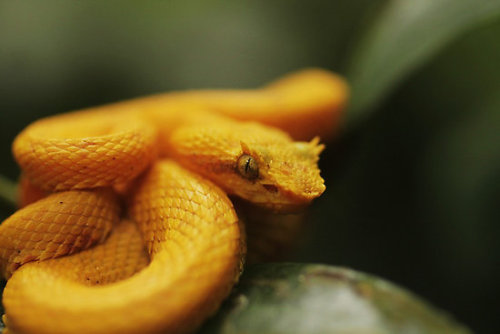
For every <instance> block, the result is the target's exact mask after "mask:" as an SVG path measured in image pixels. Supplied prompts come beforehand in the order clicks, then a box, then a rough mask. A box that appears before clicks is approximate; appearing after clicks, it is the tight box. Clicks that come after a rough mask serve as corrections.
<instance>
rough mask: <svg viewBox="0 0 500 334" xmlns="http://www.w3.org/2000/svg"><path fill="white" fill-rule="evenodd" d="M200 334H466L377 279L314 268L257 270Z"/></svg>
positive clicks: (294, 266) (280, 266)
mask: <svg viewBox="0 0 500 334" xmlns="http://www.w3.org/2000/svg"><path fill="white" fill-rule="evenodd" d="M199 333H202V334H215V333H217V334H233V333H245V334H253V333H255V334H267V333H273V334H279V333H287V334H292V333H308V334H315V333H321V334H325V333H339V334H340V333H342V334H347V333H349V334H355V333H356V334H368V333H369V334H382V333H384V334H385V333H398V334H405V333H408V334H414V333H436V334H437V333H453V334H454V333H470V331H469V330H468V329H467V328H466V327H464V326H462V325H460V324H458V323H456V322H455V321H454V320H453V319H452V318H450V316H449V315H448V314H446V313H444V312H443V311H440V310H438V309H436V308H434V307H432V306H430V305H428V304H427V303H425V302H424V301H422V300H421V299H420V298H418V297H417V296H415V295H413V294H411V293H409V292H407V291H405V290H403V289H401V288H399V287H397V286H395V285H394V284H392V283H389V282H387V281H385V280H382V279H380V278H377V277H373V276H370V275H367V274H363V273H359V272H356V271H353V270H350V269H345V268H338V267H331V266H325V265H314V264H288V263H284V264H261V265H254V266H251V267H249V268H247V269H246V271H245V273H244V275H243V276H242V278H241V281H240V283H239V284H238V286H237V287H236V288H235V290H234V292H233V293H232V295H231V296H230V298H229V299H228V300H227V301H226V302H225V303H224V304H223V306H222V308H221V309H220V310H219V312H218V313H217V314H216V316H214V317H213V318H212V319H210V320H209V321H208V322H207V323H206V324H205V325H204V327H203V328H202V329H201V330H200V331H199Z"/></svg>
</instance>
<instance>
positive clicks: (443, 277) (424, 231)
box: [0, 0, 500, 333]
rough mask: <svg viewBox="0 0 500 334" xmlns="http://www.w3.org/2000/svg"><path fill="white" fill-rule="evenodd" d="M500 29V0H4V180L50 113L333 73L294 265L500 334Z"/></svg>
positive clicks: (0, 71) (0, 63)
mask: <svg viewBox="0 0 500 334" xmlns="http://www.w3.org/2000/svg"><path fill="white" fill-rule="evenodd" d="M499 36H500V1H496V0H394V1H382V0H376V1H374V0H350V1H348V0H344V1H319V0H318V1H315V0H309V1H295V0H294V1H274V2H269V1H263V0H253V1H203V2H202V1H142V2H138V1H106V2H101V1H78V2H77V1H62V0H61V1H52V0H51V1H43V2H42V1H35V0H32V1H6V0H0V79H1V80H0V126H1V128H0V130H1V131H0V157H1V158H2V163H1V164H0V174H2V175H4V176H6V177H8V178H10V179H12V180H14V179H16V178H17V176H18V173H19V171H18V169H17V167H16V165H15V163H14V161H13V159H12V157H11V153H10V144H11V142H12V140H13V138H14V136H15V135H16V134H17V133H18V132H19V131H20V130H21V129H22V128H23V127H25V126H26V125H27V124H28V123H30V122H31V121H33V120H35V119H37V118H40V117H42V116H46V115H49V114H54V113H60V112H64V111H68V110H72V109H78V108H83V107H88V106H92V105H96V104H101V103H105V102H112V101H116V100H120V99H125V98H130V97H134V96H139V95H144V94H150V93H156V92H163V91H168V90H173V89H185V88H206V87H212V88H218V87H233V88H245V87H254V86H257V85H260V84H262V83H265V82H266V81H269V80H272V79H274V78H276V77H278V76H280V75H282V74H284V73H286V72H288V71H291V70H295V69H299V68H302V67H307V66H319V67H324V68H327V69H331V70H334V71H336V72H339V73H341V74H343V75H345V76H346V77H347V79H348V81H349V82H350V83H351V84H352V89H353V96H352V100H351V103H350V108H349V110H348V111H347V112H346V115H345V118H344V120H345V122H344V125H343V129H342V132H341V134H340V135H339V137H338V139H337V141H336V142H335V143H329V144H328V149H327V150H326V151H325V153H324V154H323V157H322V160H321V167H322V170H323V176H324V177H325V179H326V182H327V191H326V193H325V194H324V196H322V197H321V198H320V199H319V200H318V201H317V202H316V203H315V205H314V206H313V207H312V213H311V219H310V220H311V221H310V226H309V228H308V231H307V235H306V237H305V240H304V242H303V244H302V245H301V247H300V249H299V250H298V251H297V253H296V254H294V255H293V256H292V258H291V259H292V260H295V261H303V262H315V263H319V262H321V263H328V264H335V265H343V266H347V267H351V268H354V269H356V270H361V271H365V272H369V273H373V274H376V275H379V276H382V277H384V278H387V279H389V280H391V281H393V282H396V283H398V284H400V285H402V286H405V287H407V288H409V289H410V290H412V291H414V292H416V293H417V294H419V295H421V296H423V297H424V298H425V299H427V300H429V301H431V302H432V303H434V304H435V305H437V306H439V307H441V308H444V309H446V310H448V311H449V312H450V313H452V314H453V315H454V316H456V317H457V318H458V319H459V320H461V321H462V322H464V323H465V324H467V325H469V326H470V327H471V328H472V329H473V330H475V331H477V332H481V333H498V332H500V325H499V324H498V314H499V310H500V301H499V300H500V287H499V284H498V282H499V281H500V242H499V241H498V238H499V237H500V233H499V232H500V226H499V223H500V206H499V204H500V203H499V199H500V43H499V42H500V38H499ZM0 206H1V209H2V211H1V213H2V216H3V217H6V216H7V215H8V214H10V213H11V209H10V208H9V207H8V206H7V205H6V204H5V203H2V204H1V205H0Z"/></svg>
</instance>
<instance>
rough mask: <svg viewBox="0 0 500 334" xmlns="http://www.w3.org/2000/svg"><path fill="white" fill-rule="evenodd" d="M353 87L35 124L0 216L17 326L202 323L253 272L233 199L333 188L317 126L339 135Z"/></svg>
mask: <svg viewBox="0 0 500 334" xmlns="http://www.w3.org/2000/svg"><path fill="white" fill-rule="evenodd" d="M347 93H348V92H347V87H346V84H345V83H344V81H343V80H342V78H340V77H338V76H336V75H334V74H333V73H330V72H327V71H324V70H319V69H307V70H303V71H300V72H296V73H292V74H290V75H288V76H285V77H283V78H281V79H279V80H277V81H275V82H273V83H271V84H269V85H267V86H264V87H262V88H259V89H254V90H198V91H184V92H173V93H167V94H159V95H153V96H150V97H143V98H138V99H133V100H129V101H124V102H120V103H114V104H109V105H104V106H99V107H94V108H89V109H85V110H80V111H75V112H70V113H66V114H62V115H56V116H52V117H48V118H45V119H41V120H39V121H36V122H34V123H33V124H31V125H29V126H28V127H27V128H26V129H24V130H23V131H22V132H21V133H20V134H19V135H18V136H17V137H16V139H15V141H14V143H13V153H14V156H15V159H16V161H17V162H18V164H19V165H20V167H21V169H22V173H23V174H22V179H21V183H20V194H21V196H20V206H21V208H20V209H19V210H18V211H17V212H15V213H14V214H13V215H12V216H10V217H9V218H7V219H6V220H5V221H4V222H3V223H2V224H1V225H0V270H1V272H2V275H3V276H4V277H5V278H6V279H7V280H8V281H7V285H6V287H5V290H4V293H3V300H2V301H3V305H4V308H5V316H4V321H5V324H6V327H7V331H8V332H9V333H122V334H124V333H186V332H191V331H193V330H195V329H196V328H197V327H198V326H199V325H200V324H201V323H202V322H203V321H204V320H205V319H206V318H207V317H208V316H210V315H211V314H213V312H215V311H216V310H217V308H218V307H219V305H220V303H221V302H222V300H223V299H224V298H225V297H226V296H227V295H228V294H229V292H230V290H231V288H232V286H233V285H234V284H235V283H236V281H237V280H238V277H239V275H240V273H241V271H242V268H243V262H244V256H245V252H246V246H245V245H246V241H245V231H244V230H245V229H244V226H243V224H242V223H241V220H240V219H239V218H238V216H237V214H236V212H235V209H234V206H233V204H232V201H231V200H230V199H229V196H231V197H238V198H241V199H243V200H244V201H247V202H249V203H252V205H258V206H259V207H262V208H265V210H270V211H272V212H289V211H293V210H296V209H297V208H300V207H303V206H305V205H307V204H308V203H309V202H310V201H311V200H313V199H314V198H316V197H318V196H319V195H321V193H323V191H324V190H325V186H324V182H323V179H322V178H321V176H320V171H319V168H318V166H317V161H318V157H319V154H320V152H321V151H322V149H323V145H321V144H319V139H318V138H317V137H315V136H316V135H319V136H320V137H321V138H323V139H329V138H330V137H331V135H332V133H333V132H334V129H335V128H336V126H337V123H338V119H339V113H340V111H341V110H342V108H343V106H344V103H345V100H346V97H347ZM313 137H315V138H313ZM296 140H299V141H296ZM249 237H250V236H249Z"/></svg>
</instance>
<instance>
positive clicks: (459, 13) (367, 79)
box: [347, 0, 500, 125]
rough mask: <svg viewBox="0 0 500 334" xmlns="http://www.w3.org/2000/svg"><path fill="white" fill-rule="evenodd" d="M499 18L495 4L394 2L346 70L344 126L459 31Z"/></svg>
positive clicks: (494, 0) (474, 0)
mask: <svg viewBox="0 0 500 334" xmlns="http://www.w3.org/2000/svg"><path fill="white" fill-rule="evenodd" d="M499 16H500V1H499V0H419V1H415V0H396V1H390V2H388V3H387V4H386V5H385V6H384V7H383V8H382V10H381V11H380V13H379V15H377V16H376V18H375V20H374V21H373V23H372V24H371V25H368V26H367V27H366V30H365V32H364V34H363V35H362V37H361V39H360V42H359V43H358V44H357V45H356V47H355V49H354V51H353V54H352V57H351V58H350V59H349V63H348V66H347V77H348V80H349V82H350V84H351V85H352V102H351V106H350V113H349V114H348V116H347V117H348V124H350V125H352V124H353V123H354V122H356V121H358V120H360V119H362V118H363V117H364V116H365V115H366V114H367V113H368V112H369V111H372V110H373V109H374V106H376V105H377V103H378V102H380V100H381V99H382V98H384V97H385V96H386V95H388V94H389V93H390V92H391V90H392V89H393V88H394V87H395V86H396V84H397V83H398V82H400V81H401V80H402V79H404V78H405V77H406V76H408V75H409V74H410V73H411V72H412V71H414V70H415V69H417V68H418V67H420V66H421V65H423V64H424V63H425V62H426V61H428V60H429V59H430V58H431V57H432V56H433V55H435V54H436V53H438V52H439V51H441V50H442V49H443V48H444V47H445V46H447V45H448V44H449V43H450V42H451V41H453V40H455V39H456V38H457V37H459V36H460V35H461V34H462V33H463V32H465V31H467V30H469V29H471V28H473V27H475V26H477V25H478V24H480V23H483V22H485V21H487V20H491V19H495V18H498V17H499Z"/></svg>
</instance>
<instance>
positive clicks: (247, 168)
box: [237, 154, 259, 180]
mask: <svg viewBox="0 0 500 334" xmlns="http://www.w3.org/2000/svg"><path fill="white" fill-rule="evenodd" d="M237 169H238V173H240V175H241V176H243V177H244V178H245V179H248V180H254V179H256V178H257V177H259V165H258V164H257V161H256V160H255V158H254V157H252V156H251V155H248V154H243V155H241V156H240V157H239V158H238V166H237Z"/></svg>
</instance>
